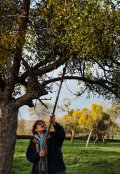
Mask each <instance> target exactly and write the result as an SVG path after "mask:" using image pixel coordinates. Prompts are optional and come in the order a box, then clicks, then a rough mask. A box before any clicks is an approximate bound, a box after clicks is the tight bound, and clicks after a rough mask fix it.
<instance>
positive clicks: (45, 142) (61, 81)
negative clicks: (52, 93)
mask: <svg viewBox="0 0 120 174" xmlns="http://www.w3.org/2000/svg"><path fill="white" fill-rule="evenodd" d="M66 67H67V64H66V65H65V67H64V68H63V74H62V77H61V80H60V86H59V90H58V94H57V97H56V100H55V104H54V108H53V112H52V116H53V115H54V114H55V110H56V106H57V102H58V98H59V95H60V91H61V87H62V83H63V80H64V76H65V72H66ZM50 128H51V122H50V124H49V127H48V132H47V135H46V137H45V140H44V144H43V150H46V145H47V139H48V135H49V131H50ZM41 161H42V158H40V161H39V164H40V163H41Z"/></svg>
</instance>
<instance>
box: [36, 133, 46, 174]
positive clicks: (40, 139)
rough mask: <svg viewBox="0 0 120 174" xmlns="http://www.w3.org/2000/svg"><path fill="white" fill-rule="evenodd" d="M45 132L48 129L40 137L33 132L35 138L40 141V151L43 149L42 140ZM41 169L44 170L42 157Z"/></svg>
mask: <svg viewBox="0 0 120 174" xmlns="http://www.w3.org/2000/svg"><path fill="white" fill-rule="evenodd" d="M47 132H48V131H47V130H46V131H45V133H44V135H43V137H42V138H40V137H39V136H38V134H35V137H36V138H37V139H38V140H39V142H40V151H41V150H42V149H43V142H44V138H45V136H46V135H47ZM41 170H42V171H44V163H43V158H42V161H41Z"/></svg>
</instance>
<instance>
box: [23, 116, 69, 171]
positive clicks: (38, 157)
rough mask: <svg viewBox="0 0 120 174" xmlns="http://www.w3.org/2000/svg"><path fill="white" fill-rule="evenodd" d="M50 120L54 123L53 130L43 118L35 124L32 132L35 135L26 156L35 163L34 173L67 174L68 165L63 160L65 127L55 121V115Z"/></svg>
mask: <svg viewBox="0 0 120 174" xmlns="http://www.w3.org/2000/svg"><path fill="white" fill-rule="evenodd" d="M50 122H51V124H53V127H54V130H55V131H53V132H49V134H48V136H46V135H47V133H48V131H47V130H46V125H45V122H44V121H43V120H37V121H36V122H35V124H34V125H33V129H32V132H33V134H34V135H35V136H34V137H33V138H32V139H31V140H30V143H29V146H28V148H27V152H26V157H27V159H28V160H29V161H30V162H32V163H33V167H32V174H65V173H66V171H65V170H66V167H65V164H64V161H63V156H62V152H61V147H62V144H63V141H64V139H65V131H64V129H63V127H62V126H61V125H60V124H59V123H57V122H55V116H54V115H53V116H50ZM46 137H47V143H46V147H45V149H44V150H43V149H42V148H43V144H44V142H45V139H46Z"/></svg>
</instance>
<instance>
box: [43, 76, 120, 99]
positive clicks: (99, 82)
mask: <svg viewBox="0 0 120 174" xmlns="http://www.w3.org/2000/svg"><path fill="white" fill-rule="evenodd" d="M60 79H61V78H60V77H58V78H53V79H50V80H47V81H44V82H43V84H42V85H43V86H44V87H45V86H46V85H47V84H49V83H53V82H55V81H59V80H60ZM64 79H68V80H81V81H83V82H85V83H88V84H91V85H99V86H101V87H102V88H104V89H107V90H108V91H110V92H111V93H113V94H114V95H116V96H117V97H120V96H118V93H117V91H116V89H115V90H114V89H112V87H111V86H112V85H114V83H112V82H109V81H107V80H104V79H99V80H91V79H87V78H85V77H79V76H65V77H64ZM106 84H110V85H111V86H110V87H109V86H108V85H106Z"/></svg>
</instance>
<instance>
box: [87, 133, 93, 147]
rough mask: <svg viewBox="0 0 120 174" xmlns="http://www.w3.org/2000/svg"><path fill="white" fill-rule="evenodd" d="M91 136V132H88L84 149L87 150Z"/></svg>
mask: <svg viewBox="0 0 120 174" xmlns="http://www.w3.org/2000/svg"><path fill="white" fill-rule="evenodd" d="M91 135H92V131H90V133H89V136H88V139H87V143H86V149H87V148H88V144H89V141H90V137H91Z"/></svg>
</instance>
